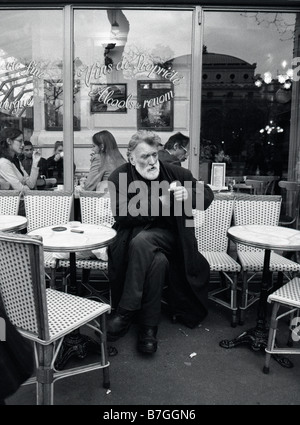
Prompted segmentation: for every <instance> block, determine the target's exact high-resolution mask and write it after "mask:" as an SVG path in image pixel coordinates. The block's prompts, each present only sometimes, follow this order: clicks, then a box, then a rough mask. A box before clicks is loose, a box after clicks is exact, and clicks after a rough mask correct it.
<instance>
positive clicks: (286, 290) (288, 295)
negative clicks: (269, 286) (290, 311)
mask: <svg viewBox="0 0 300 425" xmlns="http://www.w3.org/2000/svg"><path fill="white" fill-rule="evenodd" d="M268 302H269V303H271V302H278V303H281V304H287V305H290V306H293V307H296V308H300V278H299V277H294V279H292V280H290V281H289V282H288V283H286V284H285V285H283V286H282V287H281V288H279V289H277V291H275V292H273V294H270V295H269V296H268Z"/></svg>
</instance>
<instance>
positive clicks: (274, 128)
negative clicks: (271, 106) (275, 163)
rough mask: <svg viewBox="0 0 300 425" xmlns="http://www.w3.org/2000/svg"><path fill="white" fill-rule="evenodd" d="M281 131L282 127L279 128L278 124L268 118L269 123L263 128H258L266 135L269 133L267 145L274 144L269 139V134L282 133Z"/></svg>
mask: <svg viewBox="0 0 300 425" xmlns="http://www.w3.org/2000/svg"><path fill="white" fill-rule="evenodd" d="M283 131H284V130H283V128H281V127H280V126H279V125H276V124H275V123H274V121H273V120H270V122H269V124H268V125H266V126H265V128H261V129H260V130H259V132H260V133H261V134H264V133H266V134H267V135H269V141H268V145H272V146H273V145H274V143H272V142H271V141H270V138H271V135H273V134H277V133H283Z"/></svg>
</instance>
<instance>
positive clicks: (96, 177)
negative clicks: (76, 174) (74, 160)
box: [84, 130, 126, 193]
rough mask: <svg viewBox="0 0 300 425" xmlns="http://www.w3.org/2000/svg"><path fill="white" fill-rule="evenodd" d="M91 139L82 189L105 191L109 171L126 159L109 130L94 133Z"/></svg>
mask: <svg viewBox="0 0 300 425" xmlns="http://www.w3.org/2000/svg"><path fill="white" fill-rule="evenodd" d="M92 140H93V146H92V153H91V166H90V171H89V173H88V176H87V179H86V181H85V184H84V190H95V191H97V192H102V193H105V192H106V191H107V179H108V177H109V175H110V173H111V172H112V171H114V170H115V169H116V168H118V167H119V166H120V165H122V164H124V163H125V162H126V161H125V159H124V158H123V156H122V155H121V153H120V151H119V149H118V145H117V142H116V139H115V138H114V136H113V135H112V134H111V133H110V132H109V131H107V130H102V131H99V132H98V133H95V134H94V135H93V139H92Z"/></svg>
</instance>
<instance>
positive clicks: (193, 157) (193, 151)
mask: <svg viewBox="0 0 300 425" xmlns="http://www.w3.org/2000/svg"><path fill="white" fill-rule="evenodd" d="M202 14H203V12H202V8H201V7H198V6H197V7H196V8H195V9H194V12H193V30H192V31H193V32H192V69H191V87H190V90H191V92H190V97H191V103H190V104H191V110H190V158H189V169H190V170H191V172H192V174H193V176H194V177H195V178H196V179H198V175H199V151H200V128H201V75H202V39H203V30H202V28H203V25H202V24H201V23H200V22H202Z"/></svg>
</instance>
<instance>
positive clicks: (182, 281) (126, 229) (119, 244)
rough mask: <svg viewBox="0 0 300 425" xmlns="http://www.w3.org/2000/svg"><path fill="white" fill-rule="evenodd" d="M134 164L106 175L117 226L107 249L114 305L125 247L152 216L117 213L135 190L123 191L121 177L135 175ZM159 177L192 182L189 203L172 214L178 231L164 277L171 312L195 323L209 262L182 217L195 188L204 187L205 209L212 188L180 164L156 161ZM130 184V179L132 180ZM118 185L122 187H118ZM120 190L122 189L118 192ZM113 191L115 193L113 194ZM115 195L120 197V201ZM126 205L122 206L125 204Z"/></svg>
mask: <svg viewBox="0 0 300 425" xmlns="http://www.w3.org/2000/svg"><path fill="white" fill-rule="evenodd" d="M124 176H126V178H125V177H124ZM138 176H139V175H138V174H137V172H136V170H135V167H133V166H132V165H131V164H130V163H126V164H124V165H122V166H121V167H119V168H117V169H116V170H115V171H114V172H112V174H111V175H110V177H109V187H110V188H113V190H115V194H113V193H112V192H113V191H112V190H111V189H110V193H111V204H112V211H113V214H114V217H115V220H116V223H115V224H114V226H113V227H114V229H115V230H117V237H116V240H115V241H114V242H113V243H112V244H111V245H110V247H109V249H108V275H109V280H110V284H111V290H112V299H113V305H114V306H115V307H116V306H117V305H118V303H119V300H120V298H121V295H122V290H123V285H124V280H125V274H126V269H127V255H128V247H129V243H130V241H131V239H132V238H133V237H134V236H135V235H137V234H138V233H139V232H140V231H141V230H143V229H145V228H149V227H151V224H153V223H154V221H155V217H151V216H150V217H149V216H141V215H140V216H137V217H132V216H130V215H129V214H127V215H126V216H121V215H119V211H120V210H121V208H122V207H124V204H127V205H128V202H129V201H130V199H132V198H133V196H135V195H136V193H128V191H127V190H126V192H125V191H124V181H126V179H127V185H126V188H128V186H129V185H130V184H131V183H132V182H135V181H136V180H137V179H138V178H139V177H138ZM159 179H160V181H161V180H167V181H168V182H169V183H171V182H173V181H179V182H180V183H181V184H182V186H183V185H184V182H187V181H189V182H192V185H193V186H192V187H193V188H192V190H190V191H189V196H193V204H191V208H190V211H189V212H187V214H186V211H184V212H183V215H181V216H178V217H175V220H176V228H177V231H178V238H177V246H176V247H175V249H174V250H173V252H174V254H173V256H172V258H171V260H170V261H169V263H170V267H169V279H168V282H167V283H168V305H169V308H170V312H171V314H172V315H174V314H175V315H177V316H178V320H180V321H181V322H183V323H184V324H186V325H187V326H189V327H194V326H196V325H197V324H198V323H199V322H200V321H201V320H202V319H203V318H204V317H205V316H206V314H207V307H206V304H207V287H208V281H209V272H210V269H209V264H208V262H207V261H206V259H205V258H204V257H203V256H202V255H201V254H200V253H199V251H198V248H197V241H196V238H195V232H194V227H186V226H185V223H186V219H188V220H189V221H190V220H191V217H192V208H195V206H196V203H195V202H196V191H197V192H198V194H199V190H200V191H202V193H203V191H204V209H207V208H208V207H209V205H210V204H211V202H212V200H213V192H212V191H211V189H210V188H209V187H208V186H206V185H200V186H199V185H198V184H197V181H196V180H195V179H194V177H193V176H192V174H191V172H190V171H189V170H187V169H185V168H183V167H178V166H176V165H172V164H163V163H161V162H160V177H159ZM133 184H134V183H133ZM121 187H122V189H121ZM121 192H122V193H121ZM115 195H116V196H115ZM119 195H123V197H122V198H121V199H122V200H123V201H121V203H122V205H121V203H120V200H119V199H120V198H119ZM127 205H126V207H127Z"/></svg>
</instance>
